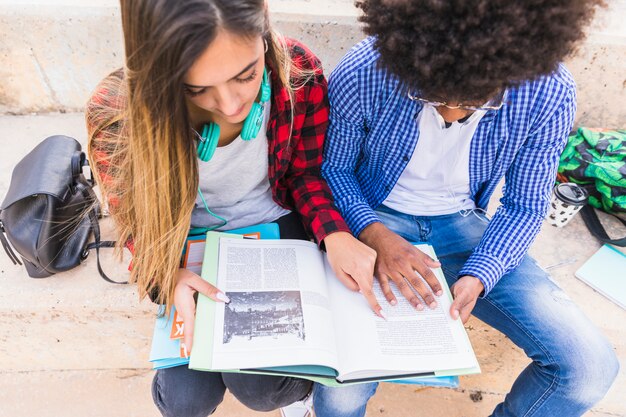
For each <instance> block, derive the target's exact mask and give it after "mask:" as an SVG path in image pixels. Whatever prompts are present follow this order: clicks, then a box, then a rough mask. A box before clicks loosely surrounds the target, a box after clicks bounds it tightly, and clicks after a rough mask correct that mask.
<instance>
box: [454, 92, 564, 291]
mask: <svg viewBox="0 0 626 417" xmlns="http://www.w3.org/2000/svg"><path fill="white" fill-rule="evenodd" d="M555 84H556V83H555ZM550 88H556V89H557V91H551V92H552V94H546V97H547V98H546V99H550V100H554V99H555V97H559V96H560V97H561V100H560V104H557V105H554V106H553V109H554V110H553V112H552V114H550V115H547V116H545V117H543V118H540V119H543V123H540V125H539V126H537V127H536V128H534V129H533V128H531V131H530V136H529V137H528V139H527V140H526V143H525V144H524V145H523V146H522V148H521V149H520V150H519V152H518V153H517V156H516V157H515V160H514V162H513V163H512V164H511V166H510V168H509V169H508V171H507V173H506V177H505V178H506V183H505V189H504V196H503V198H502V199H501V202H502V205H501V206H500V207H499V208H498V210H497V211H496V214H495V215H494V216H493V218H492V219H491V221H490V223H489V226H488V227H487V230H486V231H485V233H484V235H483V238H482V240H481V241H480V243H479V245H478V246H477V247H476V248H475V249H474V252H473V253H472V255H471V256H470V257H469V259H468V260H467V262H466V263H465V265H464V267H463V269H462V270H461V271H460V273H459V275H460V276H473V277H476V278H478V279H479V280H480V281H481V282H482V284H483V285H484V294H483V295H486V294H488V293H489V291H491V289H492V288H493V287H494V285H496V283H497V282H498V281H499V280H500V278H502V276H503V275H504V274H506V273H507V272H509V271H511V270H512V269H514V268H515V267H517V266H518V265H519V264H520V262H521V261H522V258H523V257H524V255H525V254H526V252H527V251H528V248H529V247H530V245H531V243H532V242H533V241H534V239H535V237H536V236H537V234H538V233H539V229H540V228H541V225H542V223H543V219H544V217H545V215H546V211H547V208H548V204H549V202H550V198H551V194H552V187H553V185H554V181H555V178H556V171H557V169H558V165H559V157H560V155H561V152H562V151H563V148H564V146H565V144H566V143H567V137H568V134H569V132H570V131H571V128H572V125H573V123H574V115H575V113H576V89H575V87H574V86H573V84H571V85H564V84H557V85H551V86H550ZM558 89H561V91H558Z"/></svg>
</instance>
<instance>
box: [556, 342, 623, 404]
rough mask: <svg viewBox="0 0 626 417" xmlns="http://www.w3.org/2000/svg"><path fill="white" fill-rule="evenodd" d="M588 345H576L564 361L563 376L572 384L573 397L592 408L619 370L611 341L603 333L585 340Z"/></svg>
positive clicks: (565, 380)
mask: <svg viewBox="0 0 626 417" xmlns="http://www.w3.org/2000/svg"><path fill="white" fill-rule="evenodd" d="M581 343H584V344H585V346H584V348H580V346H579V347H578V349H576V347H575V346H572V347H573V349H572V350H571V352H572V355H571V356H570V357H569V358H568V360H567V361H565V362H564V363H563V364H561V372H560V373H561V378H562V380H563V381H564V383H566V384H568V385H569V387H570V390H569V392H571V395H572V398H571V400H572V401H576V402H578V403H580V404H581V405H584V406H586V407H587V408H591V407H592V406H593V405H594V404H596V403H597V402H598V401H600V400H601V399H602V398H603V397H604V395H605V394H606V392H607V391H608V390H609V388H610V387H611V385H612V384H613V381H614V380H615V378H616V377H617V374H618V372H619V367H620V365H619V362H618V360H617V356H616V355H615V352H614V350H613V347H612V346H611V344H610V343H609V342H608V341H607V340H606V338H605V337H604V336H602V335H600V336H599V337H597V338H595V339H592V340H586V341H585V340H583V341H581Z"/></svg>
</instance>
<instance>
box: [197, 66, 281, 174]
mask: <svg viewBox="0 0 626 417" xmlns="http://www.w3.org/2000/svg"><path fill="white" fill-rule="evenodd" d="M260 93H261V97H260V99H259V102H258V103H257V102H254V103H252V108H251V109H250V113H248V116H247V117H246V120H244V122H243V128H242V130H241V139H243V140H251V139H254V138H255V137H256V136H257V135H258V134H259V131H260V130H261V127H262V126H263V116H264V112H265V103H267V102H268V101H269V99H270V97H271V96H272V87H271V85H270V82H269V76H268V75H267V70H266V69H263V79H262V80H261V91H260ZM219 139H220V127H219V125H218V124H217V123H207V124H205V125H204V126H203V127H202V134H201V135H200V142H199V143H198V158H200V160H201V161H204V162H208V161H209V160H210V159H211V158H212V157H213V154H214V153H215V149H217V142H218V141H219Z"/></svg>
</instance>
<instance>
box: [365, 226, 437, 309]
mask: <svg viewBox="0 0 626 417" xmlns="http://www.w3.org/2000/svg"><path fill="white" fill-rule="evenodd" d="M359 239H360V240H361V241H362V242H364V243H365V244H366V245H367V246H369V247H370V248H372V249H374V250H375V251H376V254H377V258H376V268H375V271H374V272H375V274H376V276H377V277H378V281H379V282H380V287H381V289H382V290H383V293H384V294H385V298H387V301H389V303H390V304H391V305H395V304H396V303H397V300H396V297H395V295H394V294H393V292H392V291H391V288H390V286H389V280H390V279H391V280H392V281H393V282H395V284H396V286H397V287H398V289H399V290H400V292H401V293H402V295H404V297H405V298H406V299H407V300H409V302H410V303H411V305H412V306H413V307H415V308H416V309H418V310H423V309H424V305H423V304H422V302H421V301H420V299H419V298H418V297H417V296H416V295H415V293H414V292H413V289H415V290H416V291H417V292H418V294H419V295H420V296H421V297H422V299H423V300H424V302H425V303H426V305H428V306H429V307H430V308H435V307H437V301H436V300H435V297H434V296H433V293H434V294H435V295H437V296H440V295H441V294H442V293H443V291H442V289H441V285H440V284H439V281H438V280H437V277H435V274H434V273H433V271H431V269H430V268H437V267H439V266H441V264H440V263H439V262H437V261H435V260H434V259H432V258H431V257H430V256H428V255H426V254H425V253H424V252H422V251H420V250H418V249H417V248H416V247H415V246H413V245H411V244H410V243H409V242H407V241H406V240H404V239H403V238H402V237H400V236H398V235H397V234H395V233H393V232H392V231H391V230H389V229H388V228H387V227H385V226H384V225H383V224H382V223H379V222H376V223H372V224H370V225H369V226H367V227H366V228H365V229H363V231H362V232H361V234H360V235H359ZM418 273H419V275H421V276H422V277H423V278H424V280H426V282H427V283H428V285H425V284H424V282H423V281H422V280H421V279H420V278H419V276H418V275H417V274H418ZM412 288H413V289H412ZM431 290H432V292H431Z"/></svg>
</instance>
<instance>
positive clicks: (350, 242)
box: [324, 232, 385, 318]
mask: <svg viewBox="0 0 626 417" xmlns="http://www.w3.org/2000/svg"><path fill="white" fill-rule="evenodd" d="M324 244H325V245H326V253H327V254H328V263H329V264H330V266H331V267H332V268H333V271H334V272H335V275H337V278H339V280H340V281H341V282H342V283H343V285H345V286H346V287H348V288H349V289H351V290H352V291H360V292H361V294H363V296H364V297H365V299H366V300H367V302H368V303H369V305H370V307H371V308H372V310H373V311H374V313H376V314H377V315H378V316H380V317H382V318H385V313H384V312H383V309H382V307H381V306H380V304H378V300H376V296H375V295H374V291H373V281H374V264H375V262H376V251H374V250H373V249H372V248H370V247H368V246H367V245H365V244H363V243H361V242H359V241H358V240H357V239H356V238H355V237H354V236H352V235H351V234H350V233H347V232H335V233H331V234H330V235H328V236H326V237H325V238H324Z"/></svg>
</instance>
